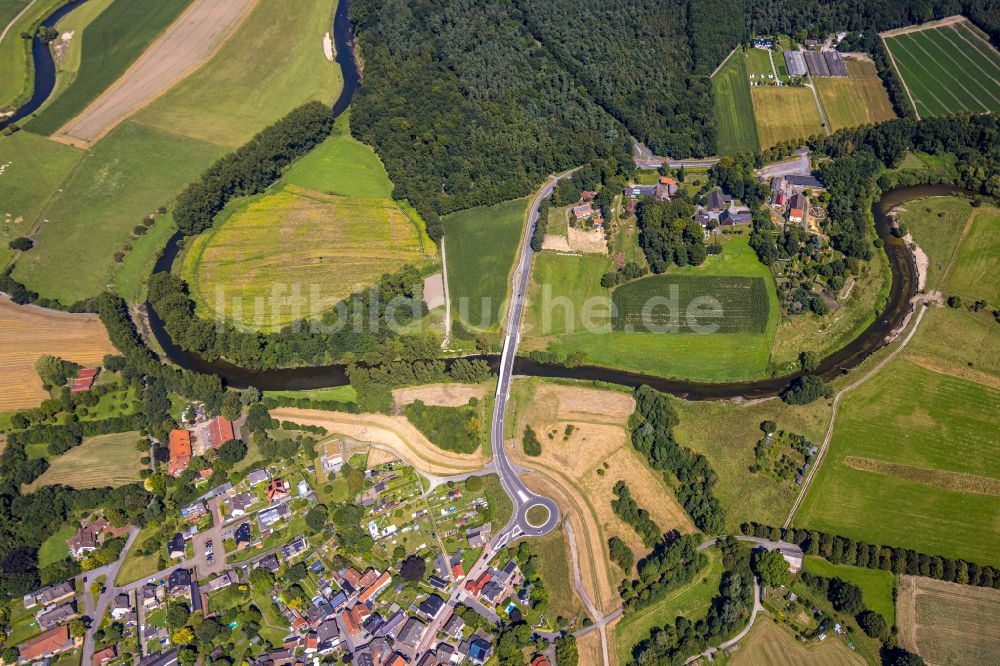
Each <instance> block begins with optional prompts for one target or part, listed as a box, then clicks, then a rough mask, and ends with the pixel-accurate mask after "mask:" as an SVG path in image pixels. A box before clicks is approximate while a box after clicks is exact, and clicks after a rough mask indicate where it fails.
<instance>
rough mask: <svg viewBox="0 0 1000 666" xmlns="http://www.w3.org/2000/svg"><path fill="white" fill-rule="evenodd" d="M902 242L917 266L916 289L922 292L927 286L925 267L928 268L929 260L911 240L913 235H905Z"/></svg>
mask: <svg viewBox="0 0 1000 666" xmlns="http://www.w3.org/2000/svg"><path fill="white" fill-rule="evenodd" d="M903 242H905V243H906V246H907V247H909V248H910V251H911V252H913V259H914V261H915V262H916V264H917V289H919V290H920V291H923V290H924V288H925V287H926V286H927V267H928V266H930V263H931V262H930V259H928V257H927V253H926V252H924V251H923V250H922V249H920V246H919V245H917V243H916V241H915V240H913V234H906V236H904V237H903Z"/></svg>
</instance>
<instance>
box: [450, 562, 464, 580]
mask: <svg viewBox="0 0 1000 666" xmlns="http://www.w3.org/2000/svg"><path fill="white" fill-rule="evenodd" d="M451 575H452V576H453V577H455V578H464V577H465V569H463V568H462V563H461V562H459V563H458V564H456V565H455V566H453V567H452V568H451Z"/></svg>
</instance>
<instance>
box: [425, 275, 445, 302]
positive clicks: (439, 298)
mask: <svg viewBox="0 0 1000 666" xmlns="http://www.w3.org/2000/svg"><path fill="white" fill-rule="evenodd" d="M424 303H426V304H427V309H428V310H433V309H434V308H439V307H441V306H442V305H444V280H443V279H442V278H441V273H435V274H434V275H428V276H427V277H426V278H424Z"/></svg>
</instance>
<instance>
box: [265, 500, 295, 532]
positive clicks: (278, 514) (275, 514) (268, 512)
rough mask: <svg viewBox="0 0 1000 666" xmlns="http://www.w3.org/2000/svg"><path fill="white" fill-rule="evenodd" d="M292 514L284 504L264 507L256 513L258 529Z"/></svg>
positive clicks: (269, 525) (266, 527)
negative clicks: (268, 507)
mask: <svg viewBox="0 0 1000 666" xmlns="http://www.w3.org/2000/svg"><path fill="white" fill-rule="evenodd" d="M291 514H292V512H291V510H290V509H289V508H288V506H287V505H285V504H279V505H278V506H273V507H271V508H270V509H264V510H263V511H260V512H258V513H257V526H258V527H259V528H260V531H261V532H263V531H264V530H266V529H268V528H269V527H271V526H272V525H274V524H275V523H278V522H280V521H282V520H285V519H286V518H288V517H289V516H290V515H291Z"/></svg>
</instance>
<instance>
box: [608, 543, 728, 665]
mask: <svg viewBox="0 0 1000 666" xmlns="http://www.w3.org/2000/svg"><path fill="white" fill-rule="evenodd" d="M705 555H706V556H707V557H708V566H707V567H705V568H704V569H702V570H701V571H700V572H699V573H698V575H696V576H695V577H694V579H693V580H692V581H691V582H690V583H688V584H687V585H684V586H682V587H680V588H678V589H676V590H673V591H672V592H670V593H669V594H668V595H667V597H666V598H665V599H664V600H663V601H661V602H659V603H657V604H655V605H653V606H649V607H647V608H643V609H642V610H640V611H637V612H633V613H627V614H626V615H625V616H624V617H623V618H622V619H621V620H620V621H619V622H618V624H616V625H614V631H613V637H614V638H613V639H609V640H611V643H612V645H613V646H614V649H615V651H616V652H617V654H618V663H619V664H631V663H632V661H633V660H632V648H634V647H635V646H636V644H638V643H639V642H640V641H642V640H645V639H646V638H648V637H649V631H650V630H651V629H652V628H653V627H662V626H663V625H665V624H668V625H673V623H674V619H675V618H676V617H677V616H678V615H683V616H684V617H686V618H688V619H689V620H691V621H692V622H695V621H697V620H699V619H701V618H703V617H704V616H705V614H706V613H707V612H708V609H709V608H710V607H711V605H712V599H713V598H714V597H715V595H716V594H718V593H719V581H720V580H721V579H722V556H721V555H720V554H719V551H718V549H715V548H710V549H708V550H706V551H705Z"/></svg>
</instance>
